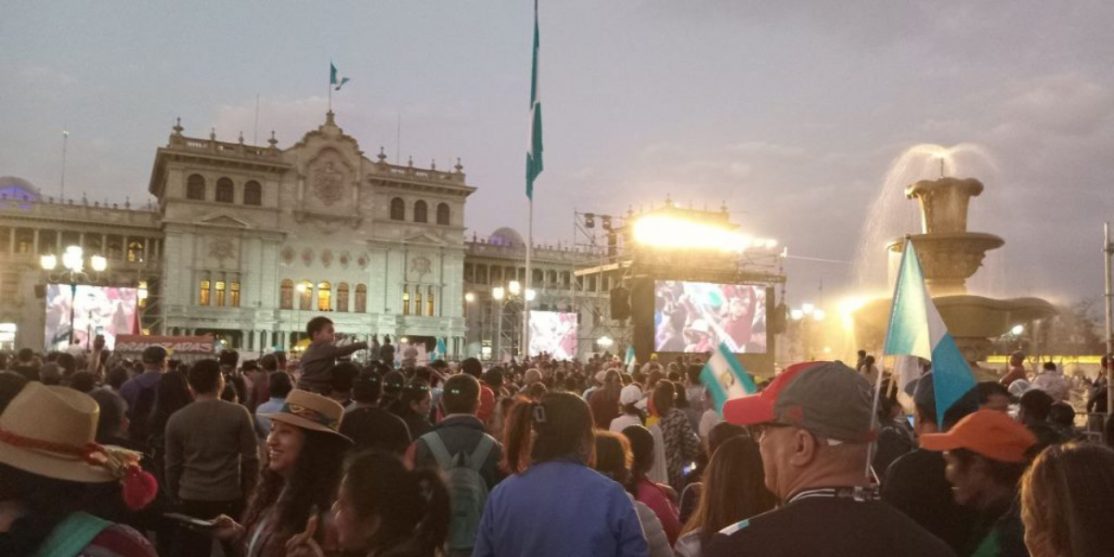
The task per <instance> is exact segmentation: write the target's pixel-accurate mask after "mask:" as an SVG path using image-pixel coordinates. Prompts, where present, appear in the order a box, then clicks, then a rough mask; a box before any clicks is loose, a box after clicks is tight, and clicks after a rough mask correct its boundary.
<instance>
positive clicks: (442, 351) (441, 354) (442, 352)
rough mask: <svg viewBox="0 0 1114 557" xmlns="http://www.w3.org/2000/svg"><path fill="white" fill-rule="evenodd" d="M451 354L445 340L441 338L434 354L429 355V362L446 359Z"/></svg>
mask: <svg viewBox="0 0 1114 557" xmlns="http://www.w3.org/2000/svg"><path fill="white" fill-rule="evenodd" d="M448 354H449V349H448V348H447V347H446V346H445V339H444V338H441V337H439V338H438V339H437V347H436V348H434V349H433V353H432V354H430V355H429V361H431V362H432V361H433V360H438V359H441V360H443V359H445V357H446V356H448Z"/></svg>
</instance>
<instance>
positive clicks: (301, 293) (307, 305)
mask: <svg viewBox="0 0 1114 557" xmlns="http://www.w3.org/2000/svg"><path fill="white" fill-rule="evenodd" d="M294 289H295V290H297V291H298V309H306V310H308V309H312V307H313V283H312V282H310V281H308V280H303V281H302V282H300V283H298V286H296V287H295V288H294Z"/></svg>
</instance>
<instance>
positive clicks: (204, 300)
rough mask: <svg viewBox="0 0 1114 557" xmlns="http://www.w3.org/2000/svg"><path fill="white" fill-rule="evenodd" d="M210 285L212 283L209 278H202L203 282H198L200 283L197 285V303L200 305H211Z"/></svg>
mask: <svg viewBox="0 0 1114 557" xmlns="http://www.w3.org/2000/svg"><path fill="white" fill-rule="evenodd" d="M210 285H211V284H210V282H209V279H208V278H204V279H201V282H200V283H198V285H197V305H200V306H207V305H209V286H210Z"/></svg>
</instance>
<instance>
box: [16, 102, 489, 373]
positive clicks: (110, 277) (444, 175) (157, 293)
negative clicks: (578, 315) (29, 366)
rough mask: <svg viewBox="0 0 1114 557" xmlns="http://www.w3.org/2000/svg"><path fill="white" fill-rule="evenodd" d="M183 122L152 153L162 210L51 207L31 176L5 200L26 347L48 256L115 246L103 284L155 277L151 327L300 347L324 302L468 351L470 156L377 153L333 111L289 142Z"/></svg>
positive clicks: (367, 325)
mask: <svg viewBox="0 0 1114 557" xmlns="http://www.w3.org/2000/svg"><path fill="white" fill-rule="evenodd" d="M182 132H183V128H182V127H181V125H177V126H175V127H174V131H173V133H172V134H171V136H170V139H169V141H168V143H167V145H166V146H165V147H161V148H159V149H158V152H157V153H156V155H155V161H154V168H153V170H152V172H151V181H150V184H149V190H150V193H151V194H152V195H153V196H154V197H155V199H156V200H157V206H156V207H154V208H153V210H134V209H131V208H128V207H125V208H119V207H111V208H110V207H105V206H101V205H100V204H93V205H92V206H90V205H89V204H88V203H87V202H83V203H76V204H75V203H74V202H72V201H69V202H66V203H54V202H52V200H50V199H46V200H43V199H42V198H41V196H37V194H36V192H35V191H34V190H33V189H32V188H24V189H23V190H21V191H22V192H23V195H16V194H15V191H14V190H13V195H11V196H7V197H6V198H5V199H3V200H2V201H3V203H0V205H3V207H2V208H0V240H2V241H0V258H2V259H3V260H5V263H7V264H6V265H5V266H4V269H5V272H4V273H3V276H0V292H4V293H5V299H7V300H16V299H18V300H21V301H23V302H24V303H23V304H22V305H21V306H20V307H18V308H16V307H13V306H12V305H11V304H4V305H5V306H6V307H4V308H0V311H3V312H6V314H5V315H4V316H3V317H4V318H0V321H12V322H15V323H18V324H20V325H21V327H20V330H19V331H18V332H17V344H18V345H21V346H42V345H43V342H42V340H43V339H42V334H43V333H42V327H41V326H39V325H41V323H42V319H43V318H42V315H41V314H42V307H41V303H42V302H41V300H36V299H34V297H33V295H32V294H33V292H34V290H33V288H34V286H35V285H38V284H42V283H44V282H46V280H47V278H46V277H45V276H44V275H43V273H42V271H40V270H39V269H38V266H37V261H38V256H39V255H40V254H44V253H57V252H59V251H60V250H61V249H62V248H63V247H64V246H68V245H71V244H78V245H82V246H83V247H84V248H85V250H86V252H87V253H103V254H104V255H105V256H106V257H107V258H108V267H109V270H108V272H107V276H106V277H100V278H102V279H104V280H103V281H104V282H107V283H114V284H121V283H126V284H133V285H138V284H139V283H140V282H144V284H143V286H145V287H146V290H147V293H148V298H147V301H146V305H147V306H148V310H147V311H146V314H145V319H144V327H145V328H147V329H150V330H154V331H156V332H163V333H167V334H198V333H213V334H215V335H217V336H219V337H221V338H223V339H224V340H226V341H227V342H228V343H229V344H231V345H233V346H238V347H241V348H243V349H245V350H249V351H259V350H261V349H263V348H266V347H272V346H274V347H289V346H291V345H292V344H293V343H294V342H296V340H297V339H298V338H299V335H301V334H302V333H301V331H303V330H304V323H305V321H306V319H308V318H309V316H310V315H313V314H316V313H322V312H328V313H329V314H330V317H331V318H332V319H333V320H334V321H335V322H336V323H337V328H338V330H341V331H346V332H348V333H351V334H354V335H355V336H357V337H361V338H366V337H369V336H371V335H390V336H391V337H392V338H398V337H415V338H419V337H442V338H447V339H448V347H449V349H450V351H452V352H453V353H459V352H460V350H461V349H462V348H463V341H464V319H463V304H464V301H463V290H462V276H461V272H462V270H463V266H464V222H463V219H464V205H465V202H466V200H467V198H468V196H469V195H470V194H471V193H472V192H473V191H475V188H472V187H470V186H468V185H467V184H466V183H465V176H464V173H463V171H462V170H463V168H462V167H461V165H460V164H459V163H458V164H457V165H456V167H455V168H454V169H452V170H449V171H438V170H436V169H432V168H431V169H428V170H427V169H418V168H414V167H413V165H412V164H411V165H407V166H399V165H394V164H388V163H387V162H386V156H385V155H383V154H382V153H380V154H379V155H378V156H377V157H376V158H375V160H371V159H369V158H368V157H367V156H365V155H364V153H363V151H361V150H360V147H359V144H358V143H357V141H356V140H355V139H354V138H352V137H351V136H348V135H346V134H345V133H344V132H343V130H341V128H339V127H338V126H337V125H336V123H335V121H334V117H333V114H332V113H329V114H328V115H327V116H326V119H325V123H324V124H323V125H321V126H320V127H319V128H318V129H316V130H313V131H311V132H309V133H307V134H306V135H305V136H304V137H303V138H302V139H301V140H300V141H299V142H297V143H296V144H294V145H292V146H290V147H288V148H286V149H279V148H278V142H277V141H276V140H275V139H274V138H273V137H272V139H271V140H270V141H269V146H267V147H258V146H250V145H245V144H244V143H243V140H242V139H241V140H240V141H239V142H236V143H229V142H223V141H218V140H217V139H216V137H215V135H214V134H210V136H209V137H208V138H207V139H204V138H192V137H187V136H185V135H183V133H182ZM17 197H20V199H16V198H17ZM54 231H58V232H54ZM5 235H6V236H7V237H6V238H5V237H4V236H5ZM5 247H6V248H7V249H6V250H5ZM133 271H135V274H133Z"/></svg>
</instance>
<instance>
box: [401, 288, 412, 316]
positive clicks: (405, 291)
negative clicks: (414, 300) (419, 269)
mask: <svg viewBox="0 0 1114 557" xmlns="http://www.w3.org/2000/svg"><path fill="white" fill-rule="evenodd" d="M402 314H403V315H410V287H409V286H407V285H403V286H402Z"/></svg>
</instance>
